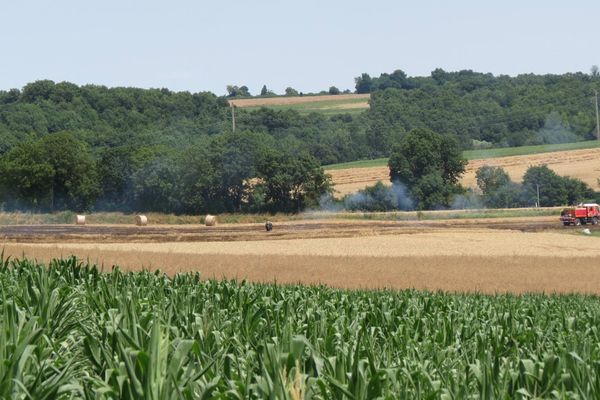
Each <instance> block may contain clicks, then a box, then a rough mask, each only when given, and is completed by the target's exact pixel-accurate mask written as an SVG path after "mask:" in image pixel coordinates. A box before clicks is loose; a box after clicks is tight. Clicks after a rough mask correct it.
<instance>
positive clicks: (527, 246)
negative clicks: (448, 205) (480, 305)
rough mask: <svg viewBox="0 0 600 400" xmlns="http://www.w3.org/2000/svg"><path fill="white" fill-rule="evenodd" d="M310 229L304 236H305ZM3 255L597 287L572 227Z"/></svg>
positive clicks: (294, 276)
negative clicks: (74, 256) (545, 229)
mask: <svg viewBox="0 0 600 400" xmlns="http://www.w3.org/2000/svg"><path fill="white" fill-rule="evenodd" d="M308 237H310V236H308ZM4 249H5V253H6V254H10V255H13V256H17V257H18V256H21V255H23V254H25V255H27V256H30V257H34V258H38V259H43V260H47V259H50V258H52V257H57V256H68V255H70V254H75V255H77V256H78V257H80V258H83V259H89V260H91V261H93V262H98V263H100V264H103V265H105V266H106V267H107V268H109V266H111V265H113V264H118V265H121V266H124V267H127V268H130V269H139V268H150V269H156V268H159V269H161V270H163V271H165V272H167V273H170V274H173V273H177V272H180V271H199V272H200V274H201V276H203V277H204V278H237V279H246V280H251V281H257V282H272V281H277V282H279V283H298V282H302V283H307V284H327V285H330V286H335V287H342V288H382V287H388V288H396V289H402V288H419V289H430V290H438V289H441V290H448V291H480V292H486V293H494V292H505V291H509V292H515V293H524V292H593V293H600V239H598V238H597V237H586V236H580V235H577V234H575V231H574V230H566V231H562V230H559V231H543V232H523V231H516V230H508V229H483V228H476V227H462V228H451V227H446V228H444V229H437V230H436V229H433V230H431V231H425V230H412V231H404V232H403V233H400V232H397V233H391V234H383V235H378V234H376V233H371V234H365V235H364V236H352V237H321V238H316V239H308V238H296V239H279V240H271V239H266V240H233V241H228V240H227V238H224V240H223V241H208V242H161V243H102V242H99V243H98V242H96V243H77V242H70V243H5V244H4Z"/></svg>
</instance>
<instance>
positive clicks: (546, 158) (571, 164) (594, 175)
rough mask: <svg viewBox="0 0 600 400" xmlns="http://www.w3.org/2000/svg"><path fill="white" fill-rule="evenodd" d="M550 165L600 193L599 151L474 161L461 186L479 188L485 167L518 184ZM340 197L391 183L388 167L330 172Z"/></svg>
mask: <svg viewBox="0 0 600 400" xmlns="http://www.w3.org/2000/svg"><path fill="white" fill-rule="evenodd" d="M543 164H546V165H548V167H549V168H551V169H552V170H553V171H555V172H556V173H558V174H559V175H566V176H571V177H573V178H579V179H581V180H582V181H584V182H585V183H587V184H588V185H590V186H591V187H592V188H593V189H594V190H600V186H599V185H598V178H600V148H593V149H581V150H569V151H557V152H551V153H540V154H531V155H523V156H510V157H498V158H489V159H482V160H471V161H469V164H468V165H467V169H466V172H465V174H464V176H463V178H462V179H461V183H462V184H463V185H464V186H467V187H475V186H477V182H476V179H475V173H476V172H477V169H479V168H480V167H482V166H484V165H492V166H498V167H502V168H504V169H505V170H506V172H508V174H509V175H510V177H511V178H512V179H513V180H515V181H521V180H522V179H523V174H525V171H526V170H527V168H529V167H530V166H536V165H543ZM327 173H328V174H330V175H331V177H332V179H333V184H334V188H335V190H336V192H337V195H338V196H343V195H346V194H348V193H354V192H356V191H358V190H360V189H363V188H364V187H365V186H369V185H373V184H374V183H376V182H377V181H379V180H380V181H383V182H384V183H385V184H389V169H388V168H387V166H385V167H367V168H348V169H337V170H329V171H327Z"/></svg>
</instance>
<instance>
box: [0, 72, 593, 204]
mask: <svg viewBox="0 0 600 400" xmlns="http://www.w3.org/2000/svg"><path fill="white" fill-rule="evenodd" d="M597 84H598V77H597V76H596V75H594V74H590V75H587V74H583V73H576V74H564V75H543V76H538V75H520V76H517V77H508V76H493V75H491V74H482V73H476V72H472V71H460V72H445V71H443V70H440V69H438V70H435V71H433V72H432V74H431V76H428V77H407V76H406V74H404V73H403V72H402V71H395V72H393V73H392V74H382V75H381V76H380V77H378V78H375V77H374V78H371V77H369V76H368V75H367V74H363V75H361V76H360V77H358V78H356V89H357V92H371V93H372V94H371V103H370V109H369V110H368V111H365V112H363V113H360V114H354V115H349V114H340V115H323V114H319V113H312V114H300V113H298V112H296V111H293V110H283V111H281V110H280V111H276V110H271V109H268V108H262V109H259V110H254V111H247V110H243V109H238V110H237V111H236V116H237V118H236V126H237V129H236V131H235V132H232V125H231V114H230V107H229V104H228V102H227V98H226V97H217V96H216V95H214V94H212V93H206V92H201V93H188V92H172V91H169V90H167V89H137V88H107V87H104V86H97V85H84V86H77V85H75V84H72V83H68V82H61V83H54V82H52V81H49V80H43V81H36V82H33V83H30V84H28V85H26V86H25V87H23V88H22V89H11V90H8V91H0V205H1V206H2V207H3V208H5V209H14V208H27V209H35V210H60V209H103V210H115V209H118V210H123V211H127V210H139V211H144V210H145V211H152V210H154V211H169V212H186V213H187V212H194V213H195V212H226V211H229V212H233V211H248V212H255V211H256V212H258V211H262V212H264V211H298V210H301V209H302V208H304V207H309V206H314V205H315V204H316V203H317V202H318V199H319V197H320V196H321V195H322V194H323V193H325V192H326V191H327V188H328V182H327V179H326V177H325V176H324V174H323V170H322V168H321V167H320V165H325V164H330V163H337V162H344V161H353V160H359V159H368V158H374V157H379V156H388V155H389V153H390V151H391V149H392V147H393V145H394V144H395V143H397V142H398V141H399V140H400V138H402V137H403V136H405V135H406V133H407V132H409V131H411V130H413V129H416V128H428V129H431V130H432V131H434V132H437V133H440V134H442V135H448V136H452V137H454V138H455V139H457V140H458V143H459V145H460V146H461V148H462V149H469V148H482V147H505V146H519V145H528V144H541V143H557V142H572V141H580V140H585V139H591V138H592V137H593V135H594V124H595V122H594V121H595V118H594V109H593V103H592V97H591V96H592V93H593V90H594V89H595V88H596V87H597Z"/></svg>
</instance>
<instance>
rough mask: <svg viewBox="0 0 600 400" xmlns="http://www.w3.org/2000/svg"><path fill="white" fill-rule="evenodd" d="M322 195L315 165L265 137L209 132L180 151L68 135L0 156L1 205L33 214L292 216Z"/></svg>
mask: <svg viewBox="0 0 600 400" xmlns="http://www.w3.org/2000/svg"><path fill="white" fill-rule="evenodd" d="M328 191H329V181H328V179H327V177H326V175H325V174H324V172H323V170H322V168H321V167H320V165H319V163H318V162H317V161H316V160H315V159H314V158H313V157H312V156H310V155H309V154H307V153H293V152H290V151H289V150H287V149H285V148H283V147H281V146H278V145H277V143H276V142H275V140H273V138H272V137H270V136H269V135H266V134H256V133H250V132H241V133H235V134H233V133H230V134H224V135H216V136H214V137H212V138H210V139H207V140H205V141H203V142H201V143H197V144H195V145H193V146H190V147H189V148H187V149H185V150H183V151H181V152H173V151H160V149H155V151H152V150H150V149H147V148H146V149H137V148H135V147H130V146H119V147H111V148H105V149H103V150H102V151H100V152H99V153H98V154H97V155H95V154H94V153H93V152H92V150H91V149H90V147H89V146H88V145H87V144H86V143H85V142H84V141H82V140H81V139H78V138H77V137H76V136H75V135H73V134H71V133H59V134H54V135H47V136H44V137H43V138H41V139H39V140H35V141H27V142H23V143H20V144H18V145H17V146H15V147H14V148H13V149H11V150H10V151H9V152H7V153H5V154H4V155H3V156H1V157H0V204H2V203H3V204H4V208H6V209H9V210H10V209H28V210H38V211H56V210H90V209H95V210H120V211H128V210H131V211H133V210H135V211H160V212H170V213H173V212H174V213H205V212H212V213H219V212H277V211H282V212H297V211H300V210H303V209H304V208H306V207H311V206H316V205H317V204H318V200H319V198H320V197H321V196H323V195H324V194H326V193H327V192H328Z"/></svg>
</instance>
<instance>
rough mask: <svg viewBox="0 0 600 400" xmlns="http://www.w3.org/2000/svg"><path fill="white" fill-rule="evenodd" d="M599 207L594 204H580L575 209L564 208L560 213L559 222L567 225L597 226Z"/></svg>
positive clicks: (599, 217) (599, 213)
mask: <svg viewBox="0 0 600 400" xmlns="http://www.w3.org/2000/svg"><path fill="white" fill-rule="evenodd" d="M599 219H600V206H598V204H596V203H590V204H580V205H578V206H577V207H572V208H565V209H564V210H562V212H561V213H560V220H561V221H562V223H563V224H564V225H565V226H567V225H585V224H592V225H598V220H599Z"/></svg>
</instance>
